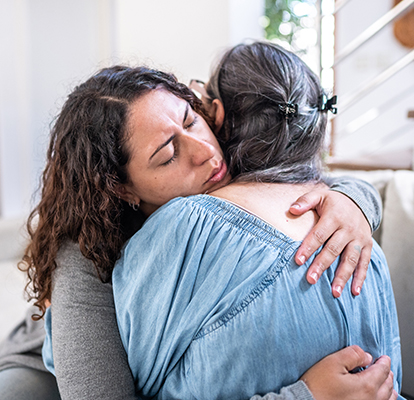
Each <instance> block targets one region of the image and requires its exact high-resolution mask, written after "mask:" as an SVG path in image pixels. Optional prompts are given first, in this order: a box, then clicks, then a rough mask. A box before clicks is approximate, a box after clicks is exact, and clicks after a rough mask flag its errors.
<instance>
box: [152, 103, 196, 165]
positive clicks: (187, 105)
mask: <svg viewBox="0 0 414 400" xmlns="http://www.w3.org/2000/svg"><path fill="white" fill-rule="evenodd" d="M189 110H190V104H188V103H186V106H185V111H184V118H183V125H184V124H185V120H186V119H187V117H188V111H189ZM174 139H175V135H172V136H171V137H170V138H168V139H167V140H166V141H165V142H164V143H162V144H161V145H159V146H158V147H157V148H156V150H155V151H154V153H152V155H151V157H150V158H149V160H148V161H151V160H152V158H153V157H154V156H155V155H156V154H157V153H158V152H159V151H160V150H161V149H163V148H164V147H165V146H168V144H169V143H171V141H172V140H174Z"/></svg>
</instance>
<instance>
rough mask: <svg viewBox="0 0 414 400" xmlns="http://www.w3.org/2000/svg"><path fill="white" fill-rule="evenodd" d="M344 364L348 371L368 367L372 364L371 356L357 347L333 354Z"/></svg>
mask: <svg viewBox="0 0 414 400" xmlns="http://www.w3.org/2000/svg"><path fill="white" fill-rule="evenodd" d="M333 355H334V356H336V357H338V360H339V361H340V362H341V363H343V365H344V367H345V369H346V371H353V370H355V369H356V368H358V367H366V366H367V365H369V364H371V362H372V356H371V354H369V353H367V352H365V351H364V350H362V349H361V347H359V346H357V345H353V346H348V347H345V348H344V349H342V350H339V351H337V352H336V353H334V354H333Z"/></svg>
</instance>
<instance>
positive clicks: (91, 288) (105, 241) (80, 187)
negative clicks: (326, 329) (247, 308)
mask: <svg viewBox="0 0 414 400" xmlns="http://www.w3.org/2000/svg"><path fill="white" fill-rule="evenodd" d="M163 93H164V94H165V93H167V94H169V96H166V97H165V96H161V97H157V96H159V95H160V94H163ZM148 96H152V97H151V99H148ZM154 99H156V100H157V101H155V102H154ZM145 100H152V102H150V103H147V102H146V101H145ZM146 105H147V106H148V109H147V110H145V112H144V113H143V114H141V115H140V112H141V111H142V110H140V106H146ZM151 110H152V111H153V113H152V114H151V113H150V112H149V111H151ZM167 111H168V112H167ZM154 112H155V115H154ZM203 116H205V114H204V112H203V108H202V105H201V103H200V102H199V101H198V100H197V98H196V97H195V96H194V95H193V93H192V92H191V91H190V90H189V89H188V88H187V87H186V86H184V85H181V84H179V83H178V82H177V81H176V79H175V78H174V77H173V76H171V75H169V74H165V73H162V72H159V71H154V70H149V69H147V68H127V67H112V68H108V69H105V70H103V71H101V72H100V73H98V74H96V75H94V76H93V77H92V78H90V79H89V80H88V81H86V82H85V83H84V84H82V85H80V86H79V87H77V88H76V89H75V90H74V91H73V93H72V94H71V95H70V96H69V98H68V100H67V102H66V103H65V105H64V107H63V109H62V112H61V114H60V115H59V117H58V119H57V120H56V123H55V126H54V128H53V130H52V135H51V142H50V147H49V151H48V159H47V165H46V168H45V171H44V174H43V188H42V198H41V201H40V203H39V205H38V207H37V208H36V209H35V210H34V212H33V214H32V216H31V218H30V220H29V232H30V234H31V243H30V244H29V247H28V250H27V252H26V257H25V259H24V261H25V263H26V265H27V267H28V275H29V278H30V280H31V284H30V287H31V289H32V296H33V298H34V299H35V300H36V304H37V305H38V306H39V307H40V309H41V314H43V312H44V311H45V308H46V306H47V305H48V302H49V301H51V303H52V306H51V309H52V311H53V313H52V314H53V319H52V318H49V320H48V323H49V324H50V325H49V328H51V332H52V334H51V337H52V339H53V352H54V354H53V355H54V366H55V372H56V376H57V379H58V385H59V390H60V394H61V396H62V398H68V399H91V398H100V399H117V398H119V399H129V398H131V399H132V398H137V394H136V393H135V387H134V381H133V377H132V375H131V371H130V369H129V367H128V364H127V359H126V354H125V351H124V349H123V347H122V343H121V340H120V337H119V333H118V330H117V324H116V318H115V312H114V304H113V297H112V287H111V284H110V281H111V274H112V269H113V266H114V263H115V261H116V259H117V258H118V257H119V255H120V252H121V248H122V246H123V244H124V242H125V240H127V239H128V238H129V237H130V236H131V235H132V234H133V233H134V232H135V231H137V230H138V229H139V228H140V227H141V225H142V223H143V221H144V220H145V219H146V218H147V217H148V216H149V215H151V213H153V211H154V210H155V209H157V208H158V207H160V206H162V205H163V204H164V203H166V202H167V201H169V200H171V199H172V198H174V197H176V196H187V195H192V194H198V193H204V192H205V191H212V190H214V189H218V188H219V187H220V186H221V185H224V184H225V183H227V182H228V181H229V179H230V178H229V176H228V174H227V173H224V174H223V171H224V170H225V169H226V168H227V164H225V163H224V162H223V160H224V155H223V152H222V150H221V149H220V147H219V145H218V143H217V141H216V139H215V137H214V135H213V133H212V131H211V130H210V128H209V127H208V125H207V124H206V122H205V121H204V119H203ZM206 118H207V116H206ZM207 119H208V118H207ZM167 122H169V123H170V124H172V125H173V126H174V129H176V137H174V138H173V140H169V139H170V137H171V136H170V137H168V140H164V141H162V142H161V143H158V144H157V146H156V147H155V148H150V149H151V150H152V151H151V152H150V153H149V154H148V153H147V152H148V150H149V146H150V143H145V140H147V139H148V136H146V135H145V132H148V130H147V129H146V128H148V126H146V125H145V124H150V123H161V124H162V123H167ZM140 124H144V127H142V126H141V125H140ZM140 133H142V135H141V134H140ZM156 133H157V134H165V133H166V132H164V131H163V130H161V131H159V132H158V131H157V132H156ZM167 133H168V132H167ZM149 138H151V135H150V136H149ZM174 139H175V142H176V141H177V140H178V139H181V140H182V146H181V147H180V151H181V153H180V154H173V153H172V154H171V155H170V156H169V157H167V158H166V159H161V160H160V159H159V157H161V158H163V157H164V153H162V152H163V151H164V150H168V151H170V147H169V146H171V145H174ZM137 140H143V141H144V142H143V143H142V144H141V143H137ZM167 141H168V143H167ZM143 157H147V158H143ZM148 158H151V161H152V162H157V163H158V164H157V166H159V164H163V165H162V167H157V170H160V168H161V170H163V169H164V170H168V169H169V168H171V167H174V166H175V162H177V161H180V168H179V170H178V171H175V172H174V173H173V174H172V175H171V176H172V177H169V176H166V172H164V173H163V174H162V177H163V178H164V179H163V180H162V182H161V181H160V178H161V177H158V176H154V174H153V172H154V171H150V170H148V169H150V168H149V167H150V165H149V161H150V160H148ZM143 170H145V171H146V173H145V174H143V175H141V176H139V174H140V173H141V172H142V171H143ZM151 173H152V175H151ZM161 183H162V184H161ZM336 185H337V187H338V186H340V187H341V188H342V189H341V190H344V191H345V192H346V190H347V189H346V187H345V186H344V185H343V184H341V183H339V184H338V183H337V184H336ZM350 187H351V188H352V189H351V190H350V192H351V193H348V194H349V195H350V196H351V197H352V192H354V193H355V192H356V189H355V188H358V187H362V188H365V187H366V185H365V184H364V183H358V182H348V186H347V188H348V190H349V188H350ZM317 193H319V195H320V196H322V194H323V196H324V200H323V204H327V205H328V206H329V204H331V203H332V204H333V205H334V207H331V208H330V209H329V207H327V208H326V213H324V215H325V214H328V217H326V216H325V219H324V215H322V216H321V220H320V224H322V223H324V224H325V225H323V226H324V228H323V229H322V228H321V229H322V230H329V229H333V230H331V231H330V233H329V236H330V234H331V233H333V232H334V231H335V229H337V226H340V225H343V224H346V223H347V222H348V223H349V221H347V218H349V215H350V214H351V215H352V220H353V221H352V223H350V224H349V225H351V226H352V225H354V226H361V227H365V231H368V233H370V228H369V225H368V223H367V222H366V220H365V217H364V215H363V214H362V213H361V212H360V209H359V208H358V207H356V206H355V204H354V203H353V202H352V201H351V200H349V199H348V198H347V197H346V196H343V195H341V194H339V193H337V192H333V191H327V190H325V189H321V190H318V191H317ZM372 196H373V199H374V201H375V194H372ZM332 198H333V199H334V200H333V201H331V202H330V200H329V199H332ZM339 198H340V199H339ZM138 199H139V203H140V210H139V211H134V209H136V208H137V205H138ZM357 199H358V196H357ZM376 201H377V204H378V200H376ZM128 203H129V204H128ZM358 203H359V205H360V207H361V209H363V210H366V212H367V215H366V216H367V219H368V220H370V221H372V220H374V219H375V218H376V219H377V220H378V216H377V215H374V214H373V213H372V212H371V213H370V214H369V210H370V209H371V200H370V199H368V200H367V199H364V198H360V199H359V200H358ZM275 205H276V203H275ZM378 208H379V207H378ZM344 209H346V210H347V212H346V213H345V214H346V215H345V216H344V214H343V211H344ZM323 210H324V208H323V207H322V211H323ZM329 215H330V217H329ZM337 215H342V216H343V218H342V219H344V220H345V221H341V223H338V224H337V223H336V222H335V221H336V216H337ZM36 218H38V221H36ZM324 220H325V221H327V220H328V221H330V222H323V221H324ZM332 221H333V222H332ZM167 222H168V221H165V224H167ZM332 225H334V227H333V228H332ZM328 228H329V229H328ZM334 236H335V234H334V235H333V237H334ZM350 236H351V238H349V237H347V238H343V239H342V242H344V241H345V243H342V247H344V246H345V245H346V244H347V243H348V242H350V243H352V242H353V240H355V237H357V238H358V240H359V243H360V244H361V245H362V246H361V247H363V246H364V245H365V244H364V243H367V242H368V243H369V242H370V238H369V237H368V238H367V237H364V238H362V237H361V234H360V233H359V232H354V233H353V234H351V235H350ZM365 236H367V235H365ZM368 236H370V235H369V234H368ZM342 247H341V248H342ZM368 247H369V246H368ZM305 273H306V269H303V276H304V275H305ZM102 281H103V282H107V283H106V284H104V283H102ZM359 285H361V284H359ZM49 317H50V312H49ZM49 332H50V330H49ZM49 339H50V337H49ZM49 344H50V342H48V343H47V344H46V346H45V347H46V353H47V354H46V356H47V357H46V358H47V359H48V360H49V361H50V357H49V356H50V350H51V347H49V346H48V345H49ZM48 351H49V353H48ZM26 353H27V352H26ZM338 354H339V357H337V358H333V359H332V358H331V359H330V360H328V361H329V362H331V364H332V360H333V364H334V365H340V366H341V365H344V364H347V363H348V360H349V357H348V355H347V354H345V355H344V354H343V353H338ZM9 356H10V355H9ZM11 356H13V355H11ZM346 357H348V358H346ZM364 357H365V356H364V355H363V353H360V354H359V358H358V357H357V361H355V357H354V358H352V357H351V358H352V362H358V363H363V362H364ZM12 358H13V357H12ZM321 358H322V356H321ZM345 358H346V359H345ZM9 359H10V358H9ZM19 360H20V359H19ZM361 360H362V361H361ZM365 360H366V357H365ZM13 362H15V364H13V366H14V367H16V366H18V365H21V362H20V364H19V362H18V361H16V360H15V359H14V361H13ZM321 363H322V365H324V364H323V361H321ZM331 364H330V365H331ZM366 364H368V363H366ZM379 364H381V363H379ZM8 365H10V363H9V364H8ZM320 365H321V364H320ZM357 365H360V364H357ZM357 365H355V366H357ZM361 365H364V364H361ZM377 367H379V365H378V366H374V368H373V369H372V370H367V374H366V376H367V379H372V380H374V381H375V382H376V384H377V385H376V387H377V389H376V391H378V392H379V391H380V390H381V388H382V387H384V385H385V386H389V385H387V379H388V378H387V377H388V372H386V369H387V368H386V366H385V365H384V367H385V368H384V371H385V372H386V373H385V376H380V375H378V374H376V373H375V371H376V370H377V369H379V368H377ZM13 369H14V371H13ZM13 369H11V368H8V369H5V370H4V371H3V372H7V379H6V378H5V379H3V380H1V377H0V382H1V384H0V392H1V390H2V387H4V386H6V385H7V384H8V388H9V390H13V389H18V388H17V387H13V386H12V384H13V372H17V374H18V373H19V372H20V371H18V368H13ZM388 369H389V366H388ZM252 371H253V370H252ZM328 371H329V374H330V375H329V376H330V378H329V381H330V382H337V388H338V392H340V393H342V392H341V390H342V389H343V387H344V386H346V387H348V388H349V390H350V392H351V393H352V390H354V391H355V390H359V391H361V390H363V389H364V388H365V387H368V386H369V385H366V384H365V382H360V381H361V380H360V379H359V380H358V379H354V376H353V375H351V374H348V375H349V376H348V375H347V378H349V379H348V380H347V381H346V382H345V383H343V382H342V381H341V379H339V378H342V375H343V374H340V373H337V372H336V371H334V370H333V369H329V368H328ZM371 371H372V372H371ZM3 372H1V373H0V375H1V374H3ZM254 372H255V371H253V372H252V373H253V374H254ZM331 372H332V373H331ZM383 375H384V374H383ZM3 376H4V375H3ZM14 376H15V375H14ZM311 381H312V379H310V380H309V381H307V382H308V383H309V386H310V382H311ZM317 381H318V380H317V379H315V380H314V382H315V385H316V382H317ZM341 383H342V386H341V385H340V384H341ZM2 385H4V386H2ZM10 386H12V387H11V389H10ZM322 386H323V385H322ZM339 387H340V389H339ZM295 390H296V391H300V393H302V395H303V396H305V397H303V398H309V396H311V394H310V392H309V389H308V388H307V387H306V386H305V385H304V384H303V382H302V383H299V385H298V386H295V388H293V389H289V390H288V391H287V392H286V393H288V394H286V395H289V394H290V395H292V393H294V394H295V395H296V393H298V392H295ZM306 396H307V397H306ZM388 397H389V396H388ZM388 397H384V399H386V398H388ZM285 398H286V397H285ZM351 398H352V397H351ZM366 398H373V397H366Z"/></svg>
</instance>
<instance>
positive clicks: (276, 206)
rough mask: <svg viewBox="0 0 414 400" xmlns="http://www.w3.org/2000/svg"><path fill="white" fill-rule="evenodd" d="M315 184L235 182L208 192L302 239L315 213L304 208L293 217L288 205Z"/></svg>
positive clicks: (316, 217)
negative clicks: (303, 212) (300, 213)
mask: <svg viewBox="0 0 414 400" xmlns="http://www.w3.org/2000/svg"><path fill="white" fill-rule="evenodd" d="M318 185H322V184H315V183H304V184H286V183H258V182H236V183H232V184H230V185H227V186H225V187H223V188H221V189H218V190H216V191H214V192H212V193H210V194H211V195H212V196H215V197H219V198H222V199H224V200H228V201H231V202H232V203H234V204H236V205H238V206H240V207H241V208H244V209H246V210H247V211H249V212H250V213H252V214H255V215H256V216H258V217H259V218H261V219H263V220H264V221H266V222H267V223H269V224H270V225H272V226H274V227H275V228H276V229H278V230H279V231H281V232H283V233H284V234H286V235H287V236H289V237H291V238H292V239H294V240H302V239H303V238H304V237H305V236H306V235H307V233H308V232H309V231H310V230H311V229H312V227H313V226H314V225H315V223H316V221H317V219H318V215H317V214H316V212H314V211H308V212H306V213H305V214H303V215H301V216H295V215H293V214H291V213H290V212H289V208H290V206H291V205H292V203H293V202H294V201H295V200H296V199H297V198H298V197H300V196H301V195H303V194H305V193H307V192H309V191H311V190H312V189H314V188H316V187H317V186H318Z"/></svg>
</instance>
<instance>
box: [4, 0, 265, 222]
mask: <svg viewBox="0 0 414 400" xmlns="http://www.w3.org/2000/svg"><path fill="white" fill-rule="evenodd" d="M263 3H264V1H263V0H175V1H170V0H151V1H147V0H36V1H33V0H0V54H1V60H2V61H1V63H0V216H1V217H2V218H7V219H10V218H19V217H20V216H22V215H26V214H27V212H28V210H29V209H30V208H31V206H32V205H33V204H31V203H33V201H31V200H30V198H31V194H32V193H33V191H34V189H35V188H37V187H38V183H39V175H40V173H41V170H42V168H43V164H44V155H45V149H46V146H47V142H48V131H49V125H50V123H51V122H52V119H53V117H54V116H55V115H56V113H57V112H58V110H59V107H60V106H61V104H62V102H63V101H64V98H65V96H66V95H67V93H68V92H69V91H70V89H71V88H72V87H73V86H74V85H75V84H76V83H79V82H80V81H82V80H83V79H85V78H86V77H87V76H89V75H90V74H91V73H93V72H94V71H96V70H97V69H99V68H101V67H103V66H106V65H109V64H113V63H115V62H117V63H121V62H123V63H125V62H128V63H145V64H149V65H151V66H155V67H158V68H162V69H166V70H169V71H172V72H175V73H176V74H177V75H178V76H179V78H180V79H181V80H183V82H188V80H189V79H190V78H192V77H197V78H201V79H206V78H207V77H208V72H209V67H210V64H211V62H212V60H213V59H214V58H215V57H216V55H217V54H219V52H220V51H221V50H222V49H224V48H226V47H228V46H229V45H232V44H236V43H237V42H240V41H242V40H243V39H245V38H260V37H261V36H262V30H261V27H260V26H259V23H258V20H259V17H260V16H261V15H262V13H263V9H264V5H263Z"/></svg>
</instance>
